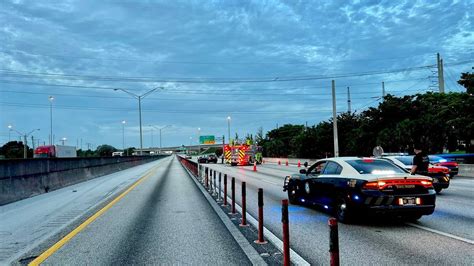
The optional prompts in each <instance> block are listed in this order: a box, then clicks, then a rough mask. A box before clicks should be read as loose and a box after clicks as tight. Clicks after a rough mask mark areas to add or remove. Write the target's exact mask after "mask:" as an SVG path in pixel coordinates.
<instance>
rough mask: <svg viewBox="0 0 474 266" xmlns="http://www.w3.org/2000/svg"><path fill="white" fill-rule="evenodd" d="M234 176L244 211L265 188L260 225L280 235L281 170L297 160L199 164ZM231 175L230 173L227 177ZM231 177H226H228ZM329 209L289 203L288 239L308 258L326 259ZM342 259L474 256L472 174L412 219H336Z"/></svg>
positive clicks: (431, 260)
mask: <svg viewBox="0 0 474 266" xmlns="http://www.w3.org/2000/svg"><path fill="white" fill-rule="evenodd" d="M202 165H203V166H206V167H210V168H211V169H214V170H217V171H219V172H222V173H227V174H228V175H229V176H232V177H235V178H236V191H237V192H236V195H237V203H238V204H241V202H240V196H238V195H240V189H241V187H240V184H241V182H242V181H245V182H247V212H248V213H249V214H251V215H252V216H253V217H257V193H256V191H257V189H258V188H263V189H264V200H265V207H264V212H265V227H266V228H267V229H269V230H270V231H271V232H272V233H273V234H275V235H276V236H278V237H279V238H280V239H281V237H282V234H281V199H285V198H287V194H286V193H285V192H283V191H282V185H283V179H284V176H285V175H288V174H291V173H297V172H298V168H297V167H296V166H291V165H290V166H284V165H281V166H280V165H276V164H264V165H259V166H258V169H257V170H258V171H257V172H253V171H252V166H245V167H241V166H239V167H229V166H226V165H222V164H202ZM229 180H230V179H229ZM229 182H230V181H229ZM329 217H330V215H329V214H328V213H325V212H323V211H321V210H317V209H311V208H308V207H303V206H297V205H291V206H290V245H291V248H292V249H293V250H294V251H296V252H297V253H298V254H299V255H300V256H301V257H303V258H304V259H305V260H306V261H308V262H309V263H311V264H328V263H329V256H328V248H329V243H328V242H329V239H328V234H329V233H328V226H327V220H328V218H329ZM339 241H340V242H339V244H340V257H341V263H342V264H345V265H367V264H369V265H400V264H424V265H427V264H430V265H432V264H445V265H447V264H450V265H466V264H467V265H472V262H473V261H474V178H472V177H471V178H468V177H456V178H455V179H453V180H452V183H451V186H450V187H449V188H448V189H447V190H444V191H443V192H442V193H441V194H440V195H438V197H437V206H436V211H435V213H434V214H433V215H431V216H423V217H422V218H421V219H420V220H419V221H418V222H416V223H414V224H407V223H402V222H392V221H387V220H383V219H380V220H377V221H366V222H361V223H357V224H352V225H345V224H340V225H339Z"/></svg>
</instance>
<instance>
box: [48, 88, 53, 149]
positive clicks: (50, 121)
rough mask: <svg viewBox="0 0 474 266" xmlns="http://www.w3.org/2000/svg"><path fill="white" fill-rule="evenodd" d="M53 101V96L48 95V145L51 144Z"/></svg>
mask: <svg viewBox="0 0 474 266" xmlns="http://www.w3.org/2000/svg"><path fill="white" fill-rule="evenodd" d="M53 101H54V97H53V96H49V125H50V131H49V145H53Z"/></svg>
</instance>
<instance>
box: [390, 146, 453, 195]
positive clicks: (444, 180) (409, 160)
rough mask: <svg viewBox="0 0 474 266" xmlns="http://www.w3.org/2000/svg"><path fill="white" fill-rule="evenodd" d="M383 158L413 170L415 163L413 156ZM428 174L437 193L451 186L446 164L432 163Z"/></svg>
mask: <svg viewBox="0 0 474 266" xmlns="http://www.w3.org/2000/svg"><path fill="white" fill-rule="evenodd" d="M383 159H386V160H389V161H391V162H392V163H394V164H396V165H398V166H400V167H402V168H404V169H406V170H407V171H410V170H411V167H412V164H413V156H410V155H407V156H385V157H383ZM428 176H429V177H431V178H433V187H434V189H435V191H436V193H440V192H441V190H443V189H446V188H448V187H449V183H450V178H449V168H447V167H444V166H437V165H432V164H430V165H429V167H428Z"/></svg>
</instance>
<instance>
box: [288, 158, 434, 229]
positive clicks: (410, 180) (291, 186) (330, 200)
mask: <svg viewBox="0 0 474 266" xmlns="http://www.w3.org/2000/svg"><path fill="white" fill-rule="evenodd" d="M283 191H288V199H289V201H290V202H291V203H292V204H309V205H317V206H321V207H323V208H324V209H326V210H328V211H332V212H333V213H334V215H335V216H336V217H337V219H338V220H339V221H341V222H343V223H347V222H351V221H353V220H354V219H355V218H356V217H363V216H365V215H388V216H395V217H401V218H403V219H405V220H417V219H419V218H420V217H421V216H422V215H430V214H432V213H433V212H434V210H435V201H436V192H435V190H434V188H433V183H432V178H430V177H427V176H421V175H410V174H409V173H407V171H405V170H404V169H402V168H401V167H399V166H397V165H394V164H393V163H391V162H389V161H387V160H384V159H375V158H358V157H337V158H328V159H323V160H319V161H317V162H316V163H315V164H313V165H312V166H311V167H310V168H308V169H307V170H306V169H301V170H300V172H299V173H298V174H293V175H291V176H287V177H286V178H285V181H284V184H283Z"/></svg>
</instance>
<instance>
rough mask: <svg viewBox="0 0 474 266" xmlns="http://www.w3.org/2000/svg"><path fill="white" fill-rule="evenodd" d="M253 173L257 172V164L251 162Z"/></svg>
mask: <svg viewBox="0 0 474 266" xmlns="http://www.w3.org/2000/svg"><path fill="white" fill-rule="evenodd" d="M253 171H254V172H257V162H253Z"/></svg>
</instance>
